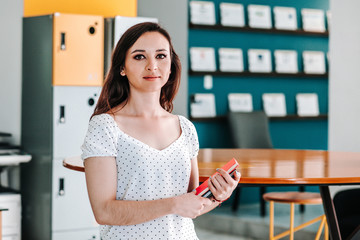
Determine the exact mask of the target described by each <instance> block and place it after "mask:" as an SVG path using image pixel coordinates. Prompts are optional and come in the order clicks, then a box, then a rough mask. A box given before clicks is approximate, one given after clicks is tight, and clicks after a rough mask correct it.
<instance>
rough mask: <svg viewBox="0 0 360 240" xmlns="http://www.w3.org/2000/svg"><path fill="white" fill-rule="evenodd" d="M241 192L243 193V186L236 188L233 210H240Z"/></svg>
mask: <svg viewBox="0 0 360 240" xmlns="http://www.w3.org/2000/svg"><path fill="white" fill-rule="evenodd" d="M240 194H241V188H240V187H239V186H237V187H236V188H235V196H234V201H233V204H232V206H231V210H232V211H233V212H236V211H237V210H238V207H239V200H240Z"/></svg>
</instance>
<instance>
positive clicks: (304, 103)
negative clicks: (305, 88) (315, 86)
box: [296, 93, 319, 116]
mask: <svg viewBox="0 0 360 240" xmlns="http://www.w3.org/2000/svg"><path fill="white" fill-rule="evenodd" d="M296 105H297V114H298V115H299V116H319V100H318V95H317V94H316V93H298V94H296Z"/></svg>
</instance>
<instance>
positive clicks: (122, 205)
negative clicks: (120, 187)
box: [93, 198, 175, 225]
mask: <svg viewBox="0 0 360 240" xmlns="http://www.w3.org/2000/svg"><path fill="white" fill-rule="evenodd" d="M174 206H175V200H174V198H167V199H159V200H152V201H126V200H112V201H109V202H108V203H107V204H104V205H103V206H102V207H99V208H98V209H93V211H94V215H95V219H96V221H97V222H98V223H99V224H101V225H134V224H139V223H144V222H147V221H150V220H153V219H156V218H160V217H162V216H165V215H168V214H173V213H174V212H175V211H174Z"/></svg>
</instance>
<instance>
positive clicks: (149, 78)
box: [144, 76, 160, 81]
mask: <svg viewBox="0 0 360 240" xmlns="http://www.w3.org/2000/svg"><path fill="white" fill-rule="evenodd" d="M158 78H160V76H145V77H144V79H146V80H150V81H154V80H156V79H158Z"/></svg>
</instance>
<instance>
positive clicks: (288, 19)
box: [273, 7, 297, 30]
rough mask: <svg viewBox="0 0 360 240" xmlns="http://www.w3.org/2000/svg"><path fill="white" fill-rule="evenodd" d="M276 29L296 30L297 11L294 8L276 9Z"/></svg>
mask: <svg viewBox="0 0 360 240" xmlns="http://www.w3.org/2000/svg"><path fill="white" fill-rule="evenodd" d="M273 11H274V18H275V28H277V29H284V30H296V29H297V18H296V9H295V8H292V7H274V9H273Z"/></svg>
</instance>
